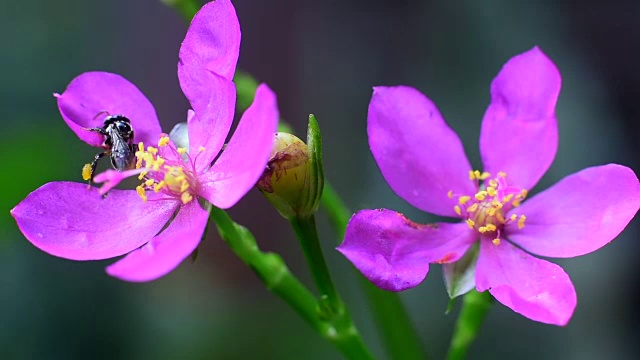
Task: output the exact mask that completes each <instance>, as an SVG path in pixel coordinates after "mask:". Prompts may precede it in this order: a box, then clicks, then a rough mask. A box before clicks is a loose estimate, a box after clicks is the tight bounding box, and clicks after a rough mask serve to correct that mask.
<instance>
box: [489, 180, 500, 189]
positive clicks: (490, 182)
mask: <svg viewBox="0 0 640 360" xmlns="http://www.w3.org/2000/svg"><path fill="white" fill-rule="evenodd" d="M489 186H491V187H494V188H497V187H498V182H497V181H495V180H494V179H491V180H489Z"/></svg>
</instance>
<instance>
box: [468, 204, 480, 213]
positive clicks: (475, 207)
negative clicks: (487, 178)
mask: <svg viewBox="0 0 640 360" xmlns="http://www.w3.org/2000/svg"><path fill="white" fill-rule="evenodd" d="M476 210H478V203H473V205H471V206H469V207H468V208H467V212H470V213H472V212H474V211H476Z"/></svg>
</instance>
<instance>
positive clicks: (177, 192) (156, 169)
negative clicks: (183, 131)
mask: <svg viewBox="0 0 640 360" xmlns="http://www.w3.org/2000/svg"><path fill="white" fill-rule="evenodd" d="M168 145H169V137H168V136H166V135H163V136H162V137H161V138H160V140H159V141H158V147H157V148H156V147H153V146H147V148H146V150H145V147H144V144H143V143H139V144H138V151H136V158H137V162H136V169H140V168H145V169H147V170H145V171H143V172H142V173H140V176H139V177H138V179H140V180H144V182H143V183H142V184H140V185H138V186H137V187H136V191H137V192H138V195H140V197H141V198H142V200H144V201H147V195H146V192H147V191H154V192H157V193H158V192H162V193H165V194H167V195H169V196H172V197H177V198H180V200H181V201H182V203H183V204H186V203H188V202H190V201H191V200H193V198H194V196H195V189H196V187H197V180H196V178H197V177H196V175H195V172H194V171H193V162H192V161H191V158H190V157H189V155H188V153H187V149H185V148H177V149H175V148H174V147H173V146H168ZM163 155H164V156H163ZM167 155H169V156H167Z"/></svg>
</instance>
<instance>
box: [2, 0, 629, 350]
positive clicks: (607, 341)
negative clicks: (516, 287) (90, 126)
mask: <svg viewBox="0 0 640 360" xmlns="http://www.w3.org/2000/svg"><path fill="white" fill-rule="evenodd" d="M234 3H235V6H236V8H237V12H238V16H239V18H240V23H241V26H242V31H243V42H242V48H241V54H240V63H239V67H240V68H242V69H243V70H246V71H248V72H249V73H251V74H253V75H254V76H256V77H257V78H258V79H260V80H261V81H265V82H267V83H269V85H270V86H271V87H272V88H273V89H274V90H275V91H276V93H277V94H278V97H279V103H280V110H281V114H282V116H283V117H284V118H285V119H286V120H287V121H288V122H289V123H291V124H292V125H293V127H294V128H295V129H296V130H297V131H298V132H299V133H301V132H303V131H304V126H305V125H304V124H305V121H306V118H307V115H308V114H309V113H311V112H313V113H315V114H316V115H317V116H318V119H319V121H320V125H321V128H322V131H323V135H324V139H323V141H324V145H325V169H326V170H325V171H326V175H327V177H328V180H329V181H331V182H332V184H334V186H335V187H336V188H337V190H338V191H339V192H340V193H341V194H342V195H343V197H344V199H345V200H346V201H347V203H348V204H349V206H350V207H352V208H353V209H360V208H377V207H387V208H391V209H394V210H398V211H402V212H405V213H406V214H407V215H408V216H409V217H410V218H412V219H413V220H415V221H422V222H425V221H429V220H430V218H429V217H428V215H426V214H424V213H420V212H419V211H417V210H415V209H413V208H412V207H411V206H409V205H408V204H406V203H405V202H404V201H403V200H402V199H400V198H398V197H397V196H395V194H394V193H393V192H392V191H391V190H390V189H389V187H388V186H387V185H386V183H385V182H384V181H383V179H382V177H381V175H380V173H379V172H378V170H377V167H376V165H375V163H374V161H373V159H372V157H371V154H370V152H369V150H368V145H367V139H366V110H367V105H368V101H369V98H370V96H371V87H372V86H374V85H395V84H406V85H411V86H414V87H416V88H418V89H420V90H422V91H423V92H425V93H426V94H427V95H428V96H429V97H430V98H431V99H433V100H434V101H435V102H436V103H437V104H438V107H439V109H440V111H441V112H442V113H443V115H444V116H445V118H446V119H447V121H448V123H449V124H450V126H451V127H453V128H454V129H455V130H456V131H457V132H458V134H460V136H461V138H462V140H463V142H464V144H465V148H466V150H467V153H468V155H469V157H470V158H471V160H472V162H473V164H474V165H475V166H476V167H478V168H479V167H480V161H479V156H478V151H477V143H478V140H477V138H478V133H479V128H480V121H481V119H482V115H483V113H484V110H485V109H486V106H487V105H488V102H489V84H490V82H491V80H492V79H493V77H494V76H495V75H496V74H497V72H498V71H499V69H500V67H501V66H502V65H503V64H504V63H505V62H506V61H507V60H508V59H509V58H510V57H512V56H514V55H516V54H518V53H521V52H524V51H526V50H528V49H530V48H531V47H533V46H534V45H539V46H540V47H541V48H542V50H543V51H544V52H545V53H546V54H547V55H548V56H549V57H550V58H551V59H552V60H553V61H554V62H555V64H556V65H557V66H558V68H559V69H560V72H561V74H562V77H563V87H562V92H561V96H560V99H559V102H558V107H557V114H558V119H559V126H560V146H559V150H558V155H557V157H556V160H555V162H554V164H553V166H552V167H551V169H550V171H549V172H548V173H547V175H546V176H545V177H544V179H543V181H542V182H541V184H540V185H539V186H538V187H537V188H536V189H534V192H535V191H539V190H540V189H544V188H546V187H548V186H550V185H552V184H553V183H554V182H556V181H558V180H560V179H561V178H562V177H564V176H566V175H568V174H570V173H572V172H575V171H578V170H580V169H582V168H584V167H587V166H592V165H600V164H606V163H610V162H616V163H621V164H624V165H626V166H629V167H631V168H633V169H635V170H636V173H637V169H638V168H640V141H638V137H639V135H640V125H639V120H638V119H639V116H640V90H639V89H640V72H639V71H638V64H640V22H639V21H638V19H639V18H640V3H638V2H636V1H631V0H630V1H621V0H618V1H615V0H613V1H607V2H604V1H583V2H569V1H555V0H545V1H518V2H514V1H508V0H491V1H466V2H462V1H444V0H442V1H399V0H387V1H383V0H369V1H360V0H350V1H348V0H341V1H338V0H325V1H310V0H304V1H303V0H273V1H249V0H237V1H235V2H234ZM186 29H187V25H186V23H185V22H184V20H183V19H181V18H180V17H179V15H178V14H177V13H175V12H174V11H172V10H171V9H169V8H167V7H165V6H164V5H163V4H161V3H160V2H159V1H154V0H140V1H125V0H113V1H108V2H107V1H104V2H102V1H95V2H89V1H81V0H59V1H55V2H52V1H45V0H32V1H3V2H1V3H0V39H2V42H1V44H2V50H1V51H0V54H1V56H0V73H1V77H0V115H1V119H2V120H1V121H2V127H0V134H1V135H2V137H1V140H0V166H1V167H2V171H0V175H1V176H0V358H1V359H88V358H92V359H94V358H95V359H99V358H108V359H113V358H123V359H141V358H154V359H159V358H166V359H171V358H189V359H191V358H192V359H200V358H203V359H204V358H216V359H250V358H261V359H337V358H340V356H339V354H338V352H337V351H335V350H334V349H333V348H331V347H330V346H329V345H328V344H327V343H325V342H324V340H322V339H320V338H319V337H318V336H316V335H315V333H314V332H313V331H312V330H311V329H310V328H309V327H308V326H307V325H306V324H305V323H303V322H302V320H300V319H299V318H298V317H297V316H296V315H295V314H293V313H292V312H291V311H290V310H289V309H288V308H287V307H286V306H285V305H283V303H282V302H281V301H280V300H279V299H278V298H276V297H275V296H273V295H272V294H270V293H269V292H267V291H266V290H265V289H264V287H263V286H262V284H261V283H260V282H259V281H258V280H257V278H256V276H255V275H254V274H253V272H252V271H251V270H250V269H248V268H247V267H246V266H244V265H243V264H242V263H241V262H240V261H239V260H238V259H237V258H236V257H235V256H234V254H233V253H232V252H231V251H230V250H229V249H228V248H227V247H226V245H225V244H224V243H223V242H222V241H221V240H220V239H219V237H218V236H217V234H211V235H210V236H209V238H208V239H207V241H205V242H204V243H203V244H202V245H201V248H200V253H199V258H198V259H197V261H196V262H195V263H193V264H191V263H190V262H189V261H186V262H185V263H183V264H182V265H181V266H180V267H179V268H178V269H177V270H176V271H174V272H172V273H171V274H169V275H168V276H166V277H164V278H162V279H160V280H157V281H154V282H151V283H146V284H130V283H125V282H122V281H119V280H116V279H113V278H111V277H109V276H107V275H106V274H105V273H104V267H105V266H106V265H107V264H109V263H111V262H112V261H101V262H73V261H68V260H63V259H59V258H54V257H52V256H50V255H48V254H46V253H44V252H41V251H39V250H38V249H36V248H35V247H34V246H32V245H31V244H30V243H29V242H28V241H27V240H25V239H24V237H22V235H21V234H20V232H19V231H18V230H17V227H16V225H15V222H14V220H13V219H12V218H11V217H10V215H9V209H11V208H12V207H13V206H15V205H16V204H17V203H18V202H19V201H20V200H21V199H23V198H24V197H25V196H26V195H27V194H28V193H29V192H30V191H32V190H34V189H36V188H37V187H39V186H40V185H42V184H43V183H45V182H48V181H54V180H75V181H81V177H80V170H81V168H82V165H83V164H84V163H86V162H88V161H89V160H90V159H92V157H93V155H94V154H95V153H96V149H93V148H91V147H89V146H87V145H85V144H84V143H82V142H80V141H78V140H77V138H76V137H75V135H74V134H73V133H72V132H71V131H70V130H69V129H68V128H67V127H66V125H65V124H64V122H63V121H62V119H61V117H60V115H59V114H58V111H57V107H56V103H55V101H54V98H53V97H52V93H53V92H62V91H64V89H65V87H66V85H67V84H68V83H69V81H70V80H71V79H72V78H73V77H75V76H77V75H78V74H80V73H82V72H85V71H90V70H105V71H111V72H116V73H119V74H122V75H124V76H125V77H126V78H128V79H129V80H131V81H132V82H133V83H135V84H136V85H137V86H138V87H139V88H140V89H141V90H142V91H143V92H144V93H145V94H146V95H147V96H148V97H149V98H150V99H151V101H152V102H153V103H154V104H155V106H156V110H157V112H158V115H159V117H160V118H161V121H162V124H163V128H164V129H166V130H168V129H170V128H171V127H172V126H173V124H175V123H176V122H179V121H184V119H185V114H186V109H187V102H186V100H185V99H184V97H183V95H182V93H181V91H180V88H179V85H178V81H177V76H176V64H177V51H178V49H179V46H180V42H181V41H182V39H183V37H184V33H185V31H186ZM593 196H598V194H594V195H593ZM584 206H585V207H587V206H590V202H589V199H588V198H585V199H584ZM122 211H126V209H122ZM231 214H232V215H233V216H234V218H235V219H236V220H237V221H238V222H240V223H243V224H246V225H247V226H248V227H249V228H250V229H251V230H252V231H253V232H254V233H255V234H256V236H257V238H258V241H259V243H260V246H261V247H262V248H263V249H265V250H273V251H276V252H279V253H281V254H282V255H283V256H284V258H285V260H286V261H287V262H288V263H289V265H290V266H291V267H292V269H293V271H294V272H295V273H296V274H298V275H299V276H300V277H301V278H302V279H303V280H304V281H305V282H306V283H308V284H310V285H311V282H310V281H309V276H308V273H307V270H306V267H305V264H304V261H303V258H302V253H301V251H300V250H299V248H298V247H297V243H296V239H295V237H294V236H293V233H292V231H291V230H290V229H289V228H288V227H287V224H286V223H285V221H284V220H283V219H281V218H280V217H279V216H278V215H277V213H276V212H275V211H274V210H273V209H272V208H271V207H270V206H269V204H268V203H267V202H266V200H265V199H264V198H262V196H261V195H260V194H259V193H258V192H257V191H255V190H253V191H252V192H251V193H250V194H249V195H248V196H247V197H246V198H244V199H243V200H242V201H241V202H240V203H239V204H238V205H237V206H236V207H235V208H234V209H232V211H231ZM319 221H320V224H321V229H320V231H321V237H322V238H323V243H324V246H325V252H326V257H327V259H328V261H329V263H330V267H331V269H332V272H333V274H334V277H335V278H336V282H337V286H338V288H339V289H340V290H341V292H342V293H343V296H344V297H345V299H346V301H347V302H348V305H349V307H350V309H351V310H352V312H353V313H354V317H355V320H356V322H357V324H358V326H359V327H360V329H361V331H362V333H363V334H364V337H365V341H366V342H367V343H368V344H370V345H371V347H372V348H373V349H374V351H376V352H377V354H378V355H379V356H380V357H383V356H384V355H383V352H382V347H381V344H380V342H379V340H378V338H377V334H376V331H375V329H374V327H373V324H372V321H371V319H370V313H369V312H368V308H367V305H366V302H365V301H364V298H363V297H362V295H361V292H360V288H359V286H358V283H357V281H356V274H355V273H354V272H353V271H351V269H352V267H351V266H350V264H349V263H348V262H347V261H346V260H345V259H344V258H343V257H341V256H340V255H339V254H338V253H337V252H335V251H333V247H334V246H335V244H336V240H335V239H333V238H332V233H331V231H330V229H329V228H328V227H327V221H326V218H325V217H324V216H320V217H319ZM639 233H640V221H639V220H638V219H635V220H634V221H632V223H631V224H630V225H629V227H628V228H627V229H626V230H625V231H624V232H623V234H621V235H620V236H619V237H618V238H617V239H616V240H615V241H614V242H613V243H611V244H610V245H608V246H606V247H604V248H603V249H601V250H599V251H598V252H596V253H594V254H590V255H587V256H584V257H580V258H575V259H565V260H559V261H557V262H558V263H560V264H561V265H562V266H563V267H564V268H565V269H566V270H567V272H568V273H569V274H570V275H571V277H572V279H573V281H574V284H575V286H576V289H577V292H578V307H577V309H576V313H575V315H574V316H573V319H572V321H571V322H570V323H569V325H568V326H566V327H564V328H559V327H554V326H549V325H543V324H539V323H535V322H532V321H529V320H527V319H525V318H523V317H521V316H520V315H518V314H515V313H513V312H512V311H511V310H509V309H507V308H505V307H503V306H502V305H500V304H497V305H495V306H494V307H493V309H492V311H491V312H490V314H489V316H488V318H487V321H486V323H485V324H484V327H483V329H482V333H481V335H480V336H479V337H478V339H477V342H476V343H475V344H474V346H473V347H472V349H471V353H470V358H472V359H495V358H504V359H510V358H514V357H516V356H517V358H519V359H539V358H546V359H602V358H608V359H634V358H635V357H636V356H637V353H638V351H639V350H640V342H639V340H640V336H639V335H640V325H639V323H640V314H639V310H638V306H639V305H640V292H639V289H640V281H639V280H640V279H639V278H640V271H639V270H640V265H638V264H639V263H640V262H639V261H638V250H639V246H638V236H639ZM401 296H402V299H403V300H404V301H405V303H406V305H407V307H408V309H409V311H410V313H411V316H412V319H413V321H414V323H415V326H416V328H417V329H418V331H419V333H420V336H421V338H422V341H423V343H424V344H425V345H426V346H428V348H429V352H430V355H432V356H431V357H432V358H433V359H440V358H443V357H444V354H445V352H446V348H447V346H448V340H449V336H450V334H451V330H452V328H453V324H454V321H455V319H456V315H457V313H458V310H459V304H458V305H457V306H456V307H455V308H454V311H453V313H452V314H450V315H444V310H445V308H446V305H447V301H448V298H447V295H446V291H445V288H444V285H443V283H442V280H441V271H440V269H439V267H438V266H433V267H432V272H431V274H430V275H429V276H428V277H427V280H426V281H425V282H424V283H423V284H422V285H420V286H419V287H417V288H416V289H413V290H410V291H407V292H405V293H403V294H402V295H401Z"/></svg>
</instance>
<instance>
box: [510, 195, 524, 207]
mask: <svg viewBox="0 0 640 360" xmlns="http://www.w3.org/2000/svg"><path fill="white" fill-rule="evenodd" d="M521 201H522V199H520V198H519V197H518V196H516V199H515V200H513V202H512V203H511V204H513V206H514V207H518V206H520V202H521Z"/></svg>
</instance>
